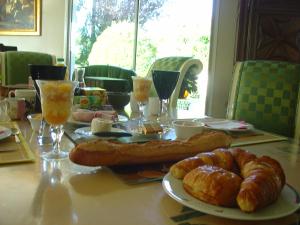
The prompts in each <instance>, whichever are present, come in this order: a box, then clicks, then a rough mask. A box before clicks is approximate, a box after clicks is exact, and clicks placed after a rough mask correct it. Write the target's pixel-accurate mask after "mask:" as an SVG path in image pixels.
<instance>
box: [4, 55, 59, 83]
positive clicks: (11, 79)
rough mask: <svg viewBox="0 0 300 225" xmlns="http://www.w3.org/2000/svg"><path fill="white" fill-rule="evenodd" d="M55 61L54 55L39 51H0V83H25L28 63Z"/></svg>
mask: <svg viewBox="0 0 300 225" xmlns="http://www.w3.org/2000/svg"><path fill="white" fill-rule="evenodd" d="M55 61H56V58H55V56H53V55H50V54H46V53H40V52H27V51H7V52H0V67H1V70H0V75H1V84H2V85H15V84H27V83H28V77H29V67H28V64H40V65H54V64H55Z"/></svg>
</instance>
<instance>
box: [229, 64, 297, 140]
mask: <svg viewBox="0 0 300 225" xmlns="http://www.w3.org/2000/svg"><path fill="white" fill-rule="evenodd" d="M299 82H300V64H294V63H289V62H280V61H266V60H249V61H244V62H237V63H236V65H235V69H234V76H233V84H232V89H231V93H230V98H229V104H228V112H227V117H228V118H229V119H236V120H243V121H246V122H248V123H251V124H253V125H254V126H255V128H257V129H261V130H264V131H268V132H272V133H276V134H280V135H284V136H287V137H294V136H295V133H296V132H295V131H296V120H297V119H296V117H297V111H298V110H297V106H298V95H299ZM297 132H298V131H297Z"/></svg>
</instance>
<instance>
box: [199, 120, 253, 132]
mask: <svg viewBox="0 0 300 225" xmlns="http://www.w3.org/2000/svg"><path fill="white" fill-rule="evenodd" d="M205 125H206V126H207V127H210V128H213V129H218V130H229V131H230V130H249V129H252V128H253V126H252V125H251V124H248V123H245V122H244V121H235V120H221V121H211V122H206V123H205Z"/></svg>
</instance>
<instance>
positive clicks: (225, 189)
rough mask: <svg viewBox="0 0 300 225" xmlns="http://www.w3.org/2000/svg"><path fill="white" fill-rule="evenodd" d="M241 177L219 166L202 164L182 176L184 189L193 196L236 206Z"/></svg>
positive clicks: (211, 202) (216, 203) (206, 200)
mask: <svg viewBox="0 0 300 225" xmlns="http://www.w3.org/2000/svg"><path fill="white" fill-rule="evenodd" d="M241 182H242V179H241V178H240V177H239V176H238V175H237V174H235V173H232V172H230V171H227V170H224V169H222V168H220V167H216V166H211V165H204V166H199V167H197V168H196V169H193V170H192V171H191V172H189V173H188V174H187V175H186V176H185V177H184V178H183V187H184V189H185V190H186V191H187V192H188V193H190V194H191V195H193V196H194V197H196V198H198V199H200V200H202V201H204V202H207V203H210V204H214V205H219V206H227V207H234V206H236V196H237V194H238V192H239V190H240V185H241Z"/></svg>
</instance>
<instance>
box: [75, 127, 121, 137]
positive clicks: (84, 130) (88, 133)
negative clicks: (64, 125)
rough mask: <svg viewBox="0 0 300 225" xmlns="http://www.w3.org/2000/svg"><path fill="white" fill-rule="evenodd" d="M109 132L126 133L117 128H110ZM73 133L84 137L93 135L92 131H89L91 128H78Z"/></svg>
mask: <svg viewBox="0 0 300 225" xmlns="http://www.w3.org/2000/svg"><path fill="white" fill-rule="evenodd" d="M111 132H121V133H123V132H126V131H125V130H122V129H119V128H115V127H112V128H111ZM74 133H76V134H80V135H85V136H91V135H93V134H92V131H91V127H80V128H78V129H76V130H75V131H74Z"/></svg>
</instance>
